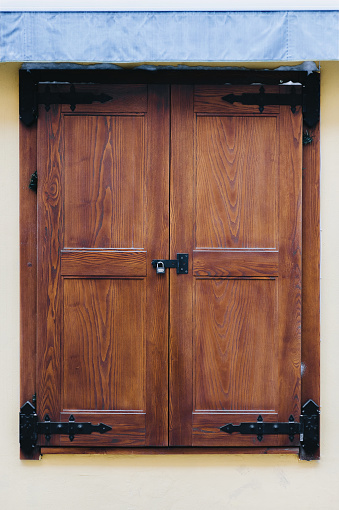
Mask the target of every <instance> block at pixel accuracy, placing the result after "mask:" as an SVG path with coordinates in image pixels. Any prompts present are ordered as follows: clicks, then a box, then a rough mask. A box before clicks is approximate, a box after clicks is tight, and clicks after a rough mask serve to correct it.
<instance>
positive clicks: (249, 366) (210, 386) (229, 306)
mask: <svg viewBox="0 0 339 510" xmlns="http://www.w3.org/2000/svg"><path fill="white" fill-rule="evenodd" d="M194 301H195V321H194V343H193V349H194V365H193V374H194V409H195V410H248V411H250V410H252V409H255V410H262V411H265V410H273V409H275V408H276V397H277V381H276V378H275V374H276V373H277V371H278V370H279V366H278V360H277V354H278V353H277V350H276V343H277V336H276V331H275V330H276V315H277V305H278V303H277V282H276V281H274V280H228V279H220V280H219V279H204V280H197V281H196V283H195V299H194Z"/></svg>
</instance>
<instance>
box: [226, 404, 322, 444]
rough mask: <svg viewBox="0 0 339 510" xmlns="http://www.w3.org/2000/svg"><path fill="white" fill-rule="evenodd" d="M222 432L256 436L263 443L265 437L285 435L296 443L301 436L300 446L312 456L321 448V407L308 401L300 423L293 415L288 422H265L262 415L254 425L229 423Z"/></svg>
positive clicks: (303, 409) (302, 411) (304, 406)
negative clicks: (295, 438) (296, 438)
mask: <svg viewBox="0 0 339 510" xmlns="http://www.w3.org/2000/svg"><path fill="white" fill-rule="evenodd" d="M220 430H221V431H222V432H227V433H228V434H232V433H233V432H238V433H239V434H251V435H256V436H257V439H258V441H262V439H263V437H264V436H265V435H276V434H283V435H287V436H289V439H290V441H291V442H292V441H294V436H295V435H297V434H299V435H300V444H301V446H302V447H303V448H304V450H305V451H306V452H307V453H308V454H312V453H313V452H315V451H316V450H317V449H318V447H319V406H317V404H315V402H313V400H308V401H307V402H306V404H304V405H303V407H302V409H301V415H300V421H299V422H295V421H294V417H293V416H292V415H291V416H290V418H289V421H288V422H279V423H278V422H264V420H263V418H262V416H261V415H259V416H258V418H257V421H256V422H254V423H250V422H244V423H240V424H239V425H233V424H232V423H228V424H227V425H224V426H223V427H220Z"/></svg>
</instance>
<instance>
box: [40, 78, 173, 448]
mask: <svg viewBox="0 0 339 510" xmlns="http://www.w3.org/2000/svg"><path fill="white" fill-rule="evenodd" d="M94 89H95V92H99V91H100V86H98V87H94ZM104 89H105V91H106V93H110V95H111V96H112V100H111V101H110V102H109V103H107V104H106V108H104V107H103V105H101V104H96V103H94V104H92V105H85V106H84V105H83V106H82V107H79V108H78V107H77V108H76V111H75V112H74V113H72V112H70V109H69V108H66V107H65V106H62V107H57V106H53V107H51V109H50V111H49V112H47V111H46V110H45V109H44V108H41V109H40V118H39V135H38V143H39V154H40V156H39V162H38V174H39V193H38V218H39V227H38V232H39V234H38V236H39V248H38V252H39V253H38V267H39V270H38V271H39V290H38V293H39V294H38V308H39V310H40V319H41V322H43V323H44V324H43V325H42V326H41V328H40V330H39V332H38V358H39V367H40V370H41V372H42V373H44V376H43V377H42V378H41V382H40V385H39V388H38V391H37V403H38V412H39V414H40V415H42V416H44V415H45V414H49V416H50V418H51V420H52V421H53V420H57V421H58V420H60V419H61V418H63V419H64V420H65V421H67V420H68V418H69V416H70V414H73V415H74V417H75V419H76V420H77V421H79V420H80V419H82V420H85V421H91V422H92V423H94V424H96V423H99V422H101V421H102V422H104V423H106V424H107V425H110V426H111V427H112V430H111V431H110V432H108V433H107V434H105V435H96V434H92V435H91V436H89V435H88V436H82V437H81V438H75V439H74V443H73V444H78V445H83V446H85V445H87V446H91V445H95V446H100V445H105V446H108V445H111V446H114V445H115V444H118V445H119V446H131V445H133V446H145V445H146V446H148V445H152V446H164V445H166V444H167V441H168V438H167V436H168V432H167V431H168V418H167V416H168V395H167V388H168V375H167V369H166V367H167V363H168V359H167V353H168V276H167V275H166V276H165V277H163V278H160V279H159V277H158V276H157V275H156V272H155V271H154V270H152V271H147V264H148V263H149V264H150V267H151V260H152V259H153V258H161V257H162V258H168V255H169V227H168V217H169V109H168V108H169V102H168V99H169V94H168V87H167V86H154V87H153V86H149V87H146V86H139V85H138V86H128V87H127V88H126V94H125V96H124V94H123V87H121V86H113V87H110V88H109V90H106V89H107V87H106V88H105V87H104ZM102 90H103V89H102ZM113 96H114V97H113ZM113 103H114V104H113ZM46 161H47V164H46ZM46 317H47V321H46ZM52 372H53V373H52ZM60 441H61V444H64V443H65V439H64V438H61V439H59V438H57V437H53V438H52V439H51V441H50V443H49V444H51V445H53V444H60ZM42 444H45V440H44V438H42ZM68 444H69V443H68Z"/></svg>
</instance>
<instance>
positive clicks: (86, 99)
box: [38, 85, 113, 112]
mask: <svg viewBox="0 0 339 510" xmlns="http://www.w3.org/2000/svg"><path fill="white" fill-rule="evenodd" d="M111 99H113V98H112V97H111V96H109V95H108V94H92V93H91V92H78V91H76V90H75V86H74V85H70V89H69V92H51V88H50V86H49V85H45V90H44V91H43V92H39V93H38V103H39V104H43V105H45V108H46V111H47V112H48V111H49V109H50V107H51V105H52V104H69V106H70V109H71V110H72V112H74V110H75V108H76V105H77V104H92V103H94V102H98V103H106V102H107V101H110V100H111Z"/></svg>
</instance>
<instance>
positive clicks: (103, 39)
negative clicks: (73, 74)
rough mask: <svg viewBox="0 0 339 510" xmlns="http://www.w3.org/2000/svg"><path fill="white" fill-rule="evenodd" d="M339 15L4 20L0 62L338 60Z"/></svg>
mask: <svg viewBox="0 0 339 510" xmlns="http://www.w3.org/2000/svg"><path fill="white" fill-rule="evenodd" d="M338 33H339V11H270V12H259V11H252V12H1V13H0V62H114V63H127V62H136V63H139V62H183V63H187V62H206V63H207V62H220V63H222V62H249V61H254V62H255V61H258V62H265V61H267V62H268V61H287V62H288V61H289V62H291V61H306V60H321V61H324V60H339V36H338Z"/></svg>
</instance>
